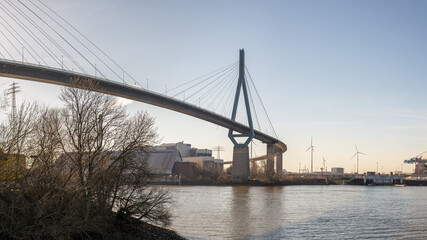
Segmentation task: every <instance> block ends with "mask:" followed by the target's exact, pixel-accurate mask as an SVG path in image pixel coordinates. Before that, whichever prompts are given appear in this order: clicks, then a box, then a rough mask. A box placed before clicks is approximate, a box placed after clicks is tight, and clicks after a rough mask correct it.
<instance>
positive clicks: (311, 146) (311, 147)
mask: <svg viewBox="0 0 427 240" xmlns="http://www.w3.org/2000/svg"><path fill="white" fill-rule="evenodd" d="M310 149H311V172H313V152H314V146H313V137H311V145H310V147H309V148H307V150H305V151H306V152H307V151H308V150H310Z"/></svg>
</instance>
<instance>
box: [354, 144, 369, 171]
mask: <svg viewBox="0 0 427 240" xmlns="http://www.w3.org/2000/svg"><path fill="white" fill-rule="evenodd" d="M354 146H355V147H356V153H355V154H354V155H353V157H351V159H353V158H354V157H355V156H356V158H357V168H356V174H357V173H359V154H363V155H366V153H363V152H359V150H358V149H357V145H356V143H355V144H354Z"/></svg>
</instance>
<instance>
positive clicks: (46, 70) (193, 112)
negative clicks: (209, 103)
mask: <svg viewBox="0 0 427 240" xmlns="http://www.w3.org/2000/svg"><path fill="white" fill-rule="evenodd" d="M0 76H3V77H9V78H16V79H25V80H31V81H37V82H44V83H50V84H55V85H61V86H74V87H81V88H84V86H83V85H81V86H75V80H77V79H78V80H83V81H93V82H94V83H95V84H96V85H97V89H94V91H97V92H102V93H107V94H110V95H114V96H118V97H123V98H127V99H131V100H135V101H139V102H144V103H148V104H151V105H155V106H159V107H162V108H166V109H170V110H172V111H176V112H180V113H183V114H186V115H190V116H193V117H196V118H199V119H202V120H205V121H208V122H211V123H214V124H217V125H219V126H222V127H225V128H227V129H232V130H233V131H237V132H240V133H248V132H249V127H247V126H245V125H243V124H241V123H238V122H235V121H232V120H231V119H229V118H226V117H224V116H221V115H219V114H217V113H214V112H212V111H209V110H206V109H202V108H199V107H197V106H195V105H193V104H189V103H186V102H184V101H180V100H177V99H174V98H171V97H168V96H166V95H163V94H159V93H155V92H153V91H148V90H146V89H142V88H138V87H134V86H129V85H126V84H123V83H119V82H115V81H110V80H106V79H102V78H97V77H94V76H89V75H83V74H81V73H76V72H71V71H65V70H62V69H56V68H50V67H45V66H41V65H36V64H28V63H21V62H14V61H8V60H4V59H0ZM254 138H255V139H258V140H260V141H262V142H264V143H268V144H273V145H274V147H275V150H276V151H278V152H285V151H286V150H287V147H286V144H284V143H283V142H281V141H280V140H278V139H276V138H274V137H271V136H269V135H267V134H265V133H262V132H260V131H255V136H254Z"/></svg>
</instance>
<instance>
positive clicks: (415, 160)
mask: <svg viewBox="0 0 427 240" xmlns="http://www.w3.org/2000/svg"><path fill="white" fill-rule="evenodd" d="M426 153H427V151H425V152H422V153H420V154H418V155H416V156H415V157H412V158H411V159H409V160H404V161H403V163H420V162H423V163H425V162H427V160H424V159H423V155H424V154H426Z"/></svg>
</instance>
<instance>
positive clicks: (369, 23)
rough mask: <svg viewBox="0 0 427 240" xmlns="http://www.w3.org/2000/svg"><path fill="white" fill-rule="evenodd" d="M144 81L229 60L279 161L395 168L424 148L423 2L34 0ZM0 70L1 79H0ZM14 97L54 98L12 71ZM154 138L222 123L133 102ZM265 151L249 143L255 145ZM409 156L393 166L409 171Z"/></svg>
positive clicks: (188, 75)
mask: <svg viewBox="0 0 427 240" xmlns="http://www.w3.org/2000/svg"><path fill="white" fill-rule="evenodd" d="M44 2H45V3H47V4H48V5H49V6H50V7H52V8H53V9H55V10H56V11H57V12H58V13H60V14H61V15H62V16H63V17H64V18H66V19H67V20H69V21H70V22H71V23H72V24H73V25H74V26H75V27H76V28H77V29H79V30H80V31H81V32H83V33H84V34H85V35H86V36H87V37H89V38H90V39H91V40H92V41H94V42H95V43H96V44H97V45H99V46H100V47H101V48H102V49H103V50H104V51H106V52H107V53H108V54H109V55H110V56H111V57H113V58H114V59H115V60H116V61H117V62H119V63H120V64H121V65H122V66H124V68H125V69H126V70H127V71H128V72H129V73H131V74H132V75H133V76H134V77H135V78H137V79H140V80H142V81H143V84H145V79H147V78H148V79H149V88H150V89H151V90H155V91H164V89H165V85H167V86H170V87H172V86H177V85H179V84H180V83H183V82H186V81H188V80H191V79H194V78H196V77H199V76H202V75H204V74H206V73H209V72H211V71H213V70H215V69H218V68H220V67H223V66H226V65H228V64H230V63H233V62H236V61H237V60H238V49H239V48H244V49H245V51H246V65H247V66H248V68H249V70H250V72H251V74H252V77H253V79H254V81H255V84H256V85H257V88H258V91H259V93H260V95H261V97H262V99H263V101H264V104H265V105H266V108H267V111H268V112H269V115H270V118H271V120H272V122H273V124H274V126H275V130H276V132H277V134H278V136H279V138H280V139H281V140H282V141H284V142H285V143H286V144H287V145H288V149H289V150H288V152H287V153H285V155H284V167H285V168H286V169H287V170H290V171H295V170H296V169H297V167H298V163H299V162H301V165H302V166H304V165H306V166H307V168H309V166H310V153H309V152H305V150H306V149H307V148H308V147H309V145H310V137H311V136H313V139H314V145H315V150H316V152H315V158H314V161H315V164H314V169H316V170H318V169H319V168H320V167H321V164H322V163H321V162H322V155H324V156H325V158H326V160H327V162H326V165H327V166H328V169H329V168H330V167H344V168H345V169H346V171H352V170H353V168H354V164H355V163H356V160H355V159H350V158H351V157H352V156H353V154H354V153H355V149H354V143H357V144H358V147H359V150H360V151H362V152H365V153H367V155H366V156H361V159H360V167H359V171H364V170H365V171H367V170H375V169H376V162H379V168H380V170H381V166H384V171H394V170H396V169H400V167H401V164H402V162H403V160H404V159H406V158H410V157H412V156H414V155H416V154H418V153H421V152H423V151H425V150H427V141H426V136H427V96H426V95H425V94H424V88H425V87H427V82H426V81H425V79H426V76H427V67H425V64H426V62H427V48H426V45H425V43H426V42H427V28H426V23H427V15H426V14H425V13H426V12H427V2H426V1H105V0H104V1H101V0H93V1H83V0H73V1H53V0H45V1H44ZM1 81H2V82H3V81H10V80H9V79H1ZM20 84H21V88H22V94H21V95H20V96H19V98H21V99H23V98H27V99H30V100H33V99H38V100H39V101H40V102H43V103H49V104H52V105H58V104H59V102H58V100H57V95H58V93H59V91H60V88H58V87H54V86H49V85H45V84H36V83H28V82H24V81H20ZM128 108H129V110H130V111H136V110H147V111H149V113H150V114H151V115H152V116H155V117H156V119H157V126H158V129H159V134H160V135H161V137H162V138H163V141H165V142H176V141H181V140H184V141H185V142H188V143H191V144H193V145H194V146H195V147H200V148H205V147H206V148H212V147H213V146H216V145H221V146H223V147H225V149H226V151H225V152H222V153H221V156H225V158H226V160H230V159H231V155H232V145H231V142H230V141H229V139H228V138H227V136H226V134H227V130H225V129H222V128H220V127H216V126H214V125H212V124H210V123H205V122H201V121H199V120H197V119H194V118H191V117H187V116H183V115H180V114H177V113H174V112H171V111H168V110H163V109H159V108H156V107H152V106H148V105H146V104H142V103H132V104H130V105H128ZM264 152H265V146H264V145H262V144H258V146H257V148H256V154H257V155H261V154H264ZM412 169H413V165H404V170H405V171H412Z"/></svg>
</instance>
